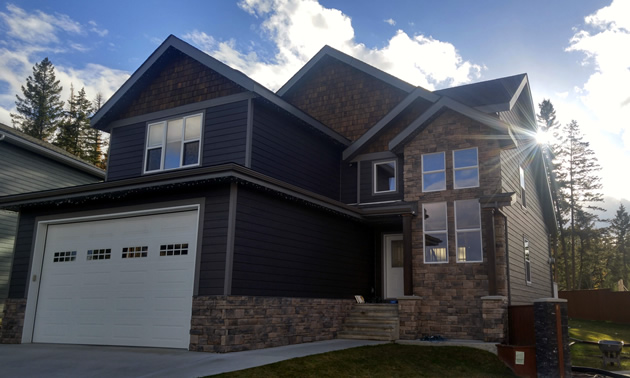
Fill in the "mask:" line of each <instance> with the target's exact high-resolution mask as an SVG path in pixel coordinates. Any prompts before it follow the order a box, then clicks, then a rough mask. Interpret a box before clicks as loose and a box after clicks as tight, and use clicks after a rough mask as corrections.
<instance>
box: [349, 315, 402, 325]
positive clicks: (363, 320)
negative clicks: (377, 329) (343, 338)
mask: <svg viewBox="0 0 630 378" xmlns="http://www.w3.org/2000/svg"><path fill="white" fill-rule="evenodd" d="M398 322H399V320H398V318H397V317H396V318H394V317H391V318H376V317H370V316H352V317H348V318H346V320H345V322H344V324H357V323H358V324H375V325H379V324H386V325H391V324H393V325H396V324H398Z"/></svg>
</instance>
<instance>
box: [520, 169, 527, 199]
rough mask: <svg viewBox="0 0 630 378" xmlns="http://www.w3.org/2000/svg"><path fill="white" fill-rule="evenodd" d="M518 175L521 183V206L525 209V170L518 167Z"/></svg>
mask: <svg viewBox="0 0 630 378" xmlns="http://www.w3.org/2000/svg"><path fill="white" fill-rule="evenodd" d="M518 173H519V178H520V182H521V204H523V207H525V206H526V205H527V200H526V199H525V170H524V169H523V167H518Z"/></svg>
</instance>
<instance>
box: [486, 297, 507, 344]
mask: <svg viewBox="0 0 630 378" xmlns="http://www.w3.org/2000/svg"><path fill="white" fill-rule="evenodd" d="M481 301H482V308H481V312H482V314H483V341H486V342H493V343H502V342H504V341H505V336H506V335H507V324H508V298H507V297H504V296H502V295H493V296H488V297H481Z"/></svg>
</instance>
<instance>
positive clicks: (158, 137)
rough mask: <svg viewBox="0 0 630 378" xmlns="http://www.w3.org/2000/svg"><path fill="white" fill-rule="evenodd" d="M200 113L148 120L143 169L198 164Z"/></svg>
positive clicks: (147, 170)
mask: <svg viewBox="0 0 630 378" xmlns="http://www.w3.org/2000/svg"><path fill="white" fill-rule="evenodd" d="M201 124H202V115H201V114H195V115H191V116H186V117H181V118H174V119H169V120H166V121H162V122H156V123H150V124H149V127H148V132H147V135H148V137H147V146H146V154H145V162H146V163H145V168H144V171H145V172H155V171H165V170H169V169H176V168H180V167H187V166H195V165H199V159H200V153H201V148H200V145H201Z"/></svg>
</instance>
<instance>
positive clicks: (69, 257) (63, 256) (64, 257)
mask: <svg viewBox="0 0 630 378" xmlns="http://www.w3.org/2000/svg"><path fill="white" fill-rule="evenodd" d="M76 259H77V251H64V252H54V253H53V262H70V261H75V260H76Z"/></svg>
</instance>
